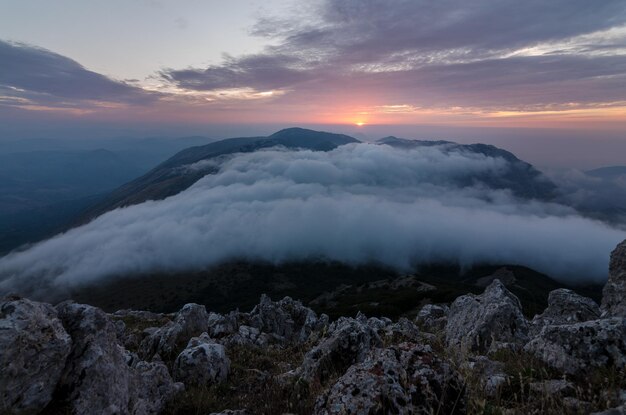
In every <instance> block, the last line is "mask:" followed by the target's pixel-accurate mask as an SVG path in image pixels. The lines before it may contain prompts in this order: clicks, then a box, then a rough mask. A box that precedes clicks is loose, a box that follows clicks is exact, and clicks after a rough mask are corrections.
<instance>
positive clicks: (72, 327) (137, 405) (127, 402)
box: [56, 303, 181, 414]
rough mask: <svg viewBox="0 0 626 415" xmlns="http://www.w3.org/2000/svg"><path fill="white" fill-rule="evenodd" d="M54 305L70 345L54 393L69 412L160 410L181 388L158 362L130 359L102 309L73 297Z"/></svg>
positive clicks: (134, 412) (138, 411)
mask: <svg viewBox="0 0 626 415" xmlns="http://www.w3.org/2000/svg"><path fill="white" fill-rule="evenodd" d="M57 310H58V313H59V318H60V319H61V321H62V322H63V326H64V327H65V329H66V330H67V332H68V333H69V335H70V336H71V337H72V350H71V353H70V355H69V357H68V360H67V364H66V366H65V369H64V371H63V375H62V377H61V380H60V382H59V384H58V385H57V391H56V394H57V396H58V398H59V399H60V400H62V401H64V402H67V404H68V405H69V407H70V408H71V412H72V413H75V414H86V413H90V414H111V413H132V414H153V413H158V412H160V411H161V410H162V409H163V407H164V405H165V404H166V403H167V401H168V400H169V399H171V398H172V397H173V396H174V395H175V394H176V393H177V392H178V391H180V389H181V387H180V385H177V384H175V383H174V382H173V381H172V379H171V377H170V376H169V373H168V371H167V369H166V368H165V366H164V365H163V363H162V362H154V363H147V362H141V361H135V367H132V366H129V365H128V363H127V353H126V351H125V350H124V348H123V347H121V346H120V345H118V344H117V336H116V328H115V324H114V323H113V322H112V321H111V319H110V318H109V317H108V316H107V315H106V314H105V313H104V312H103V311H102V310H100V309H98V308H95V307H91V306H88V305H83V304H75V303H63V304H61V305H59V306H58V307H57Z"/></svg>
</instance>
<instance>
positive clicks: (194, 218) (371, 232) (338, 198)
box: [0, 143, 626, 292]
mask: <svg viewBox="0 0 626 415" xmlns="http://www.w3.org/2000/svg"><path fill="white" fill-rule="evenodd" d="M204 164H207V165H208V166H210V168H211V169H212V170H213V171H215V169H217V173H215V174H208V175H206V176H204V177H203V178H202V179H201V180H199V181H198V182H197V183H195V184H194V185H193V186H191V187H190V188H189V189H187V190H185V191H183V192H181V193H179V194H177V195H175V196H172V197H169V198H167V199H165V200H160V201H148V202H145V203H142V204H139V205H135V206H130V207H126V208H120V209H117V210H114V211H111V212H108V213H106V214H104V215H102V216H100V217H98V218H96V219H95V220H93V221H92V222H91V223H89V224H86V225H84V226H81V227H78V228H75V229H72V230H70V231H68V232H66V233H64V234H61V235H58V236H56V237H54V238H52V239H49V240H47V241H44V242H42V243H39V244H37V245H34V246H32V247H30V248H29V249H27V250H24V251H21V252H14V253H11V254H9V255H7V256H5V257H3V258H0V292H11V291H18V292H19V291H24V290H25V289H26V288H29V289H31V290H32V289H33V287H38V288H39V289H46V290H48V289H53V288H68V287H75V286H77V285H82V284H89V283H94V282H99V281H102V280H105V279H111V278H116V277H119V276H129V275H141V274H144V273H148V272H155V271H156V272H159V271H163V272H169V271H185V270H192V269H201V268H206V267H208V266H211V265H214V264H218V263H221V262H224V261H228V260H233V259H237V260H239V259H247V260H263V261H270V262H273V263H281V262H285V261H291V260H306V259H330V260H338V261H343V262H346V263H349V264H362V263H368V262H372V261H375V262H379V263H382V264H386V265H389V266H392V267H396V268H398V269H400V270H411V269H413V268H414V267H415V266H416V265H419V264H421V263H427V262H438V261H453V262H458V263H460V264H461V265H463V266H469V265H471V264H474V263H482V262H488V263H506V264H521V265H526V266H528V267H531V268H533V269H536V270H538V271H542V272H545V273H547V274H549V275H551V276H553V277H555V278H557V279H560V280H561V281H568V282H601V281H603V280H604V279H606V275H607V265H608V257H609V253H610V251H611V250H612V249H613V248H614V247H615V245H616V244H617V243H618V242H620V241H621V240H623V239H624V238H626V232H624V231H623V230H621V229H618V228H615V227H612V226H609V225H606V224H604V223H602V222H600V221H596V220H591V219H588V218H585V217H582V216H580V215H579V214H577V213H576V212H575V211H574V210H573V209H572V208H569V207H566V206H564V205H559V204H553V203H545V202H540V201H532V200H520V199H518V198H516V197H514V196H513V195H512V194H511V192H509V191H507V190H494V189H490V188H488V187H486V186H484V185H481V184H480V183H476V184H474V185H472V186H470V187H468V186H466V184H467V180H466V179H467V177H468V176H475V175H481V174H486V173H488V174H494V175H498V174H502V173H503V172H505V171H506V169H507V168H508V166H509V165H508V164H507V162H506V161H505V160H504V159H501V158H492V157H486V156H484V155H481V154H475V153H470V152H464V151H461V150H459V151H444V149H443V148H442V147H439V146H433V147H418V148H415V149H410V150H407V149H396V148H392V147H389V146H386V145H375V144H366V143H359V144H350V145H346V146H342V147H339V148H337V149H335V150H333V151H330V152H313V151H308V150H301V151H287V150H284V149H269V150H264V151H258V152H254V153H244V154H236V155H233V156H231V157H225V158H221V159H219V160H216V161H211V162H206V163H204ZM203 167H206V166H204V165H203V163H200V164H196V165H194V166H190V167H189V168H190V169H196V170H197V169H201V168H203ZM462 183H465V185H462Z"/></svg>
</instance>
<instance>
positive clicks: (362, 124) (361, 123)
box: [354, 121, 365, 127]
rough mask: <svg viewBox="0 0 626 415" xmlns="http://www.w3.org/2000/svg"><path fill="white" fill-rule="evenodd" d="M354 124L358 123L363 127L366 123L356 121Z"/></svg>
mask: <svg viewBox="0 0 626 415" xmlns="http://www.w3.org/2000/svg"><path fill="white" fill-rule="evenodd" d="M354 124H356V125H358V126H359V127H363V126H364V125H365V123H364V122H363V121H359V122H355V123H354Z"/></svg>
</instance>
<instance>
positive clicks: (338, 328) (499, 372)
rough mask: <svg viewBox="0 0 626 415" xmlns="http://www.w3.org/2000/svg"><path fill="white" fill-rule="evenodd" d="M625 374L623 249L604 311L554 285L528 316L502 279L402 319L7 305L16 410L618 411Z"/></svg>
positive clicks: (3, 382) (282, 304) (9, 374)
mask: <svg viewBox="0 0 626 415" xmlns="http://www.w3.org/2000/svg"><path fill="white" fill-rule="evenodd" d="M625 372H626V241H624V242H622V243H621V244H620V245H619V246H618V247H617V248H616V249H615V251H613V253H612V255H611V265H610V273H609V280H608V282H607V285H606V287H605V289H604V296H603V300H602V305H601V306H599V305H598V304H596V303H595V302H594V301H593V300H591V299H589V298H585V297H582V296H579V295H577V294H576V293H574V292H573V291H570V290H566V289H559V290H555V291H552V292H551V293H550V297H549V305H548V308H547V309H546V310H545V311H544V312H543V313H542V314H540V315H537V316H535V317H534V318H533V319H532V320H530V321H529V320H527V319H526V318H525V317H524V315H523V313H522V310H521V305H520V302H519V300H518V298H517V297H516V296H515V295H513V294H512V293H511V292H510V291H509V290H508V289H507V288H506V286H505V285H504V284H503V283H502V282H500V280H498V279H496V280H494V281H493V282H492V283H491V284H490V285H489V286H488V287H487V288H486V289H485V291H484V293H483V294H481V295H474V294H468V295H464V296H461V297H459V298H457V299H456V300H455V301H454V302H453V303H452V304H450V305H443V304H442V305H433V304H430V305H426V306H424V307H423V308H422V309H421V310H420V311H419V313H418V315H417V316H416V318H415V319H413V320H409V319H407V318H401V319H400V320H398V321H391V320H389V319H387V318H373V317H370V318H367V317H366V316H364V315H362V314H359V315H357V316H356V317H355V318H351V317H341V318H339V319H338V320H336V321H333V322H329V319H328V317H327V316H325V315H317V314H316V313H315V312H314V311H313V310H311V309H310V308H307V307H305V306H303V305H302V304H301V303H300V302H298V301H294V300H292V299H291V298H288V297H286V298H284V299H282V300H280V301H278V302H274V301H271V300H270V299H269V298H268V297H266V296H263V297H262V298H261V302H260V304H258V305H257V306H256V307H255V308H254V309H253V310H252V311H251V312H248V313H244V312H239V311H233V312H231V313H229V314H217V313H212V312H207V310H206V309H205V307H204V306H202V305H198V304H187V305H185V306H184V307H183V308H182V309H181V310H180V311H179V312H177V313H175V314H156V313H151V312H147V311H132V310H122V311H118V312H116V313H113V314H107V313H105V312H103V311H102V310H100V309H98V308H95V307H92V306H89V305H84V304H76V303H72V302H64V303H61V304H58V305H57V306H52V305H50V304H45V303H39V302H34V301H30V300H28V299H24V298H19V297H8V298H4V299H2V300H1V301H0V413H8V414H24V413H25V414H35V413H45V414H56V413H62V414H66V413H71V414H137V415H138V414H159V413H194V414H198V413H202V414H209V413H222V414H255V413H265V414H280V413H305V414H308V413H314V414H326V415H331V414H462V413H490V414H491V413H506V414H516V413H559V414H560V413H572V414H577V413H585V414H586V413H594V412H596V413H603V414H624V413H626V375H625ZM220 411H221V412H220Z"/></svg>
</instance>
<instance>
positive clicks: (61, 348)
mask: <svg viewBox="0 0 626 415" xmlns="http://www.w3.org/2000/svg"><path fill="white" fill-rule="evenodd" d="M71 345H72V340H71V338H70V336H69V335H68V334H67V332H66V331H65V329H64V328H63V325H62V324H61V321H60V320H59V319H58V317H57V312H56V310H55V309H54V307H52V306H51V305H49V304H43V303H38V302H35V301H30V300H27V299H22V298H19V297H11V298H4V299H2V300H0V413H4V412H9V413H34V412H39V411H40V410H42V409H43V408H44V407H45V406H46V405H47V404H48V403H49V402H50V400H51V399H52V394H53V392H54V388H55V386H56V384H57V382H58V381H59V379H60V378H61V374H62V372H63V368H64V367H65V361H66V359H67V357H68V356H69V354H70V350H71Z"/></svg>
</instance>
